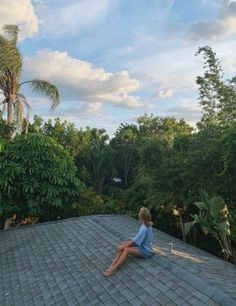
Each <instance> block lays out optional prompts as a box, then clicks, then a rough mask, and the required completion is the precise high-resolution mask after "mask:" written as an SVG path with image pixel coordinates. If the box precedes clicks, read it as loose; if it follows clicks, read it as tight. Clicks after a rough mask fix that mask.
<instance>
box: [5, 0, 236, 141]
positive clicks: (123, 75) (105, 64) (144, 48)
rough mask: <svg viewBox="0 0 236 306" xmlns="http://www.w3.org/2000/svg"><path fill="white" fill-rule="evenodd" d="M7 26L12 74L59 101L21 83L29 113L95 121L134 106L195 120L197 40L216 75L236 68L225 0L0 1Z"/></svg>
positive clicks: (133, 112)
mask: <svg viewBox="0 0 236 306" xmlns="http://www.w3.org/2000/svg"><path fill="white" fill-rule="evenodd" d="M5 24H17V25H18V26H19V28H20V36H19V48H20V50H21V53H22V55H23V59H24V69H23V73H22V81H27V80H32V79H35V78H37V79H44V80H47V81H50V82H51V83H53V84H55V85H57V86H58V88H59V92H60V96H61V102H60V105H59V106H58V107H57V108H56V110H54V111H52V110H50V101H49V100H48V99H46V98H44V97H41V96H37V95H35V94H33V93H32V92H31V91H30V89H29V88H27V87H25V88H22V91H23V93H24V94H25V95H26V96H27V99H28V102H29V103H30V105H31V110H30V115H31V118H33V116H34V115H36V114H37V115H40V116H41V117H42V118H43V119H45V120H47V119H49V118H56V117H60V118H61V119H62V120H67V121H69V122H73V123H74V124H75V125H76V127H78V128H80V127H82V128H85V127H86V126H90V127H96V128H104V129H106V131H107V132H108V134H109V135H112V134H113V133H114V132H115V130H116V129H117V128H118V126H119V125H120V124H121V123H135V121H136V118H137V117H139V116H141V115H143V114H144V113H147V114H149V115H150V114H153V115H155V116H161V117H165V116H174V117H176V118H177V119H181V118H183V119H185V120H186V121H187V122H188V123H190V124H191V125H193V126H194V125H195V124H196V122H197V121H198V120H199V119H200V117H201V109H200V107H199V104H198V87H197V85H196V77H197V76H198V75H202V74H203V58H202V57H201V56H197V57H196V56H195V53H196V51H197V50H198V48H199V47H202V46H205V45H209V46H211V47H212V49H213V51H214V52H216V54H217V57H218V58H219V59H220V62H221V65H222V67H223V70H224V73H225V79H227V78H230V77H232V76H234V75H236V53H235V50H236V1H235V0H0V27H2V26H3V25H5Z"/></svg>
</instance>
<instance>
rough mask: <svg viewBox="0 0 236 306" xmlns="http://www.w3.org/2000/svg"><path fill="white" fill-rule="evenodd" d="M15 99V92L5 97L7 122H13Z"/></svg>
mask: <svg viewBox="0 0 236 306" xmlns="http://www.w3.org/2000/svg"><path fill="white" fill-rule="evenodd" d="M15 100H16V95H15V94H10V96H9V97H8V98H7V123H12V122H13V119H14V118H13V117H14V104H15Z"/></svg>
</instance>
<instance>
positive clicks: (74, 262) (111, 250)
mask: <svg viewBox="0 0 236 306" xmlns="http://www.w3.org/2000/svg"><path fill="white" fill-rule="evenodd" d="M138 227H139V224H138V222H137V221H136V220H134V219H132V218H129V217H127V216H115V215H99V216H87V217H79V218H73V219H67V220H62V221H56V222H48V223H41V224H37V225H33V226H26V227H24V228H20V229H18V230H7V231H1V232H0V246H1V247H0V264H1V265H0V277H1V282H0V305H17V306H18V305H86V306H87V305H109V306H111V305H135V306H138V305H197V306H200V305H230V306H232V305H236V285H235V284H236V267H235V266H234V265H232V264H230V263H227V262H225V261H223V260H220V259H218V258H217V257H214V256H212V255H210V254H207V253H205V252H203V251H201V250H200V249H197V248H195V247H192V246H191V245H189V244H185V243H183V242H182V241H180V240H177V239H175V238H173V237H171V236H169V235H167V234H165V233H163V232H160V231H158V230H156V229H154V249H155V252H156V254H155V255H154V256H153V257H152V258H151V259H146V260H142V259H136V258H129V260H128V262H127V263H126V264H125V266H123V267H122V268H121V269H120V270H119V271H118V272H117V273H116V274H115V275H114V276H112V277H110V278H104V276H103V275H102V272H103V271H104V269H105V268H106V267H107V266H108V265H109V264H110V262H111V259H112V257H113V256H114V254H115V248H116V246H117V244H119V242H120V241H121V240H126V239H129V238H130V237H132V236H134V234H135V233H136V232H137V230H138ZM169 242H172V243H173V244H174V249H173V252H172V253H171V252H169V246H168V243H169Z"/></svg>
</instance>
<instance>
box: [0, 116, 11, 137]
mask: <svg viewBox="0 0 236 306" xmlns="http://www.w3.org/2000/svg"><path fill="white" fill-rule="evenodd" d="M13 131H14V125H13V124H9V123H7V122H6V120H4V119H3V118H2V116H1V112H0V139H10V138H11V137H12V134H13Z"/></svg>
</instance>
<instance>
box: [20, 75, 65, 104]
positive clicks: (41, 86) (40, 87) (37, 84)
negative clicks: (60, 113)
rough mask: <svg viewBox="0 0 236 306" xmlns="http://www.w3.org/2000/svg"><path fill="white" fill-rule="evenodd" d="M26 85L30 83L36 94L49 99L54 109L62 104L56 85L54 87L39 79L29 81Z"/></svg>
mask: <svg viewBox="0 0 236 306" xmlns="http://www.w3.org/2000/svg"><path fill="white" fill-rule="evenodd" d="M24 83H30V84H31V87H32V88H33V91H34V92H35V93H38V94H40V95H42V96H45V97H48V98H49V99H50V100H51V101H52V105H51V108H52V109H55V108H56V107H57V106H58V104H59V103H60V94H59V91H58V89H57V87H56V85H53V84H51V83H49V82H47V81H42V80H37V79H36V80H33V81H27V82H24ZM24 83H22V84H24ZM22 84H21V85H22Z"/></svg>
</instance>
